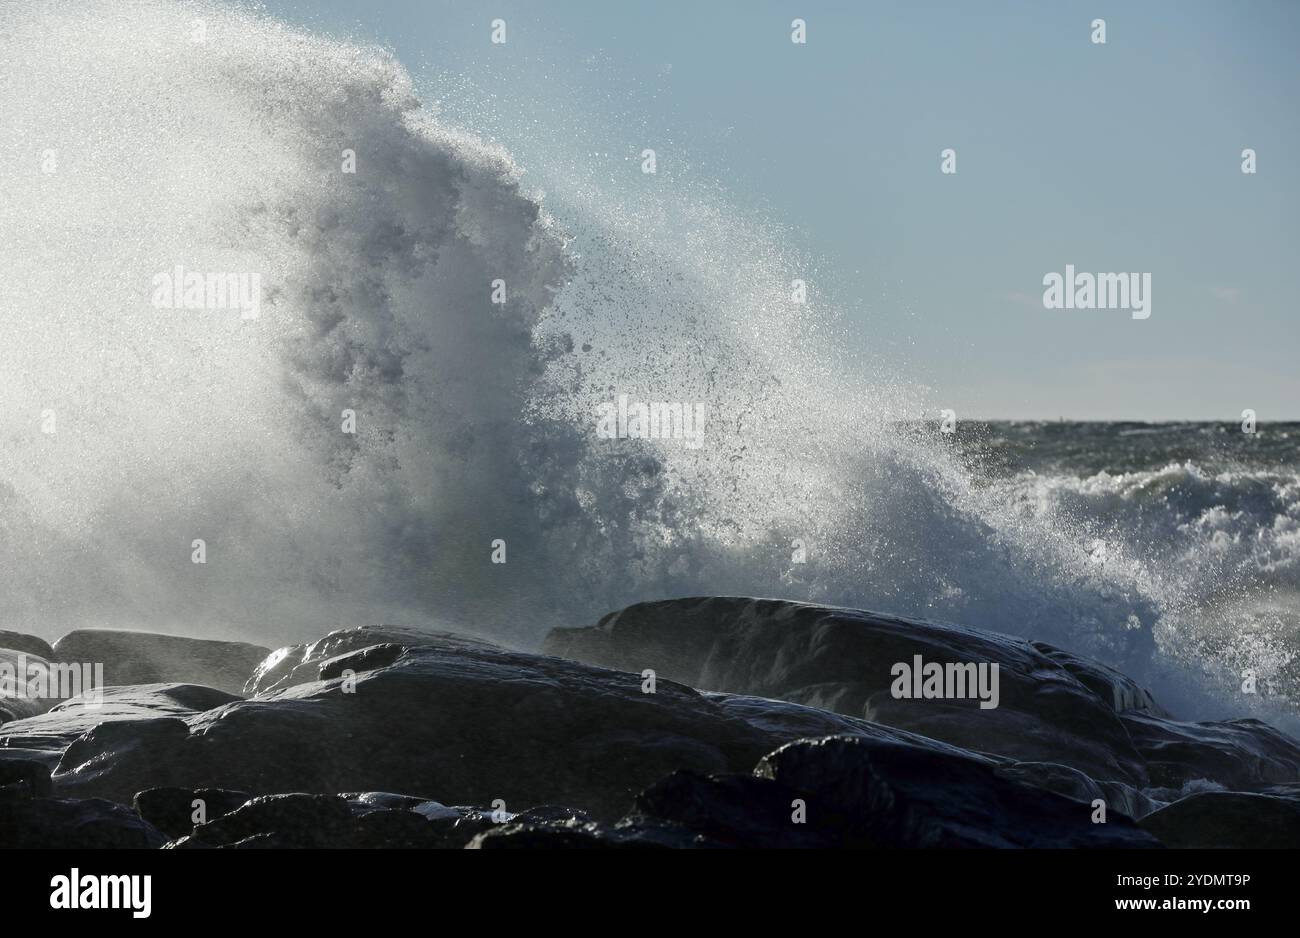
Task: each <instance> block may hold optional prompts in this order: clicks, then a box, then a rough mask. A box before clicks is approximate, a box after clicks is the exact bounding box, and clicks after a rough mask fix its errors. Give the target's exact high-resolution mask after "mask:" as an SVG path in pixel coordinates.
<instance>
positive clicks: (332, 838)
mask: <svg viewBox="0 0 1300 938" xmlns="http://www.w3.org/2000/svg"><path fill="white" fill-rule="evenodd" d="M412 816H413V817H416V818H417V819H418V820H419V821H420V823H422V824H426V823H427V822H425V821H424V820H423V819H422V818H419V817H418V815H412ZM352 820H353V815H352V811H351V810H350V809H349V807H348V802H347V799H345V798H341V797H339V796H338V795H312V794H285V795H268V796H265V797H260V798H252V799H250V800H249V801H246V802H245V803H244V804H242V805H240V806H239V807H238V808H236V809H235V810H234V811H231V812H230V813H229V814H223V815H222V816H220V817H217V818H212V819H210V820H209V821H208V822H207V823H206V824H197V825H195V826H194V829H193V831H192V832H191V834H192V836H193V837H195V838H196V839H198V840H201V841H203V842H204V843H209V844H213V845H215V846H235V845H239V844H241V843H242V842H244V841H247V840H248V838H252V837H267V836H271V837H273V838H274V841H275V845H276V846H282V847H317V848H319V847H333V846H339V845H346V844H347V843H348V841H349V834H350V832H351V829H352ZM259 845H260V846H268V845H269V844H267V843H266V842H262V843H260V844H259Z"/></svg>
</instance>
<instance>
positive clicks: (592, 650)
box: [544, 597, 1154, 788]
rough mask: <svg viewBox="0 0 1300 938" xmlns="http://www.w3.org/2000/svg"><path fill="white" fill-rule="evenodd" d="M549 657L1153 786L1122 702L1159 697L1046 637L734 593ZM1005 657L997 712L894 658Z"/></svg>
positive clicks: (689, 602) (595, 634)
mask: <svg viewBox="0 0 1300 938" xmlns="http://www.w3.org/2000/svg"><path fill="white" fill-rule="evenodd" d="M544 648H545V650H546V652H547V653H549V654H554V655H559V656H563V657H568V658H574V659H577V660H580V661H586V662H588V663H591V664H596V665H601V666H604V667H612V668H620V669H624V670H628V671H634V672H637V673H639V672H641V671H642V670H643V669H646V668H650V669H654V670H655V671H656V672H657V673H658V674H659V676H660V677H666V678H669V679H671V680H676V681H680V682H682V683H684V684H687V685H690V686H692V687H698V688H702V689H706V690H710V691H723V692H729V693H735V694H746V695H754V696H759V697H773V698H780V699H783V700H789V701H793V702H796V703H803V704H807V705H809V706H812V707H817V708H820V709H823V710H832V711H834V712H836V713H840V714H845V715H848V716H852V717H858V718H862V719H866V720H869V721H872V722H875V723H884V724H888V725H889V726H893V727H898V728H901V729H906V730H911V731H912V732H914V733H919V734H921V735H923V736H926V737H929V738H931V739H936V740H942V741H945V742H949V743H952V744H954V745H957V746H960V747H962V748H965V749H969V750H974V751H979V752H988V753H993V754H997V755H1000V756H1004V757H1007V758H1010V759H1014V760H1016V761H1022V762H1054V763H1058V764H1061V765H1067V766H1070V767H1072V768H1075V769H1078V770H1079V771H1081V772H1084V773H1085V774H1087V775H1089V776H1091V777H1092V778H1096V779H1108V780H1116V781H1120V782H1124V783H1126V784H1129V785H1132V786H1134V787H1139V788H1140V787H1142V786H1144V785H1145V784H1146V783H1147V778H1146V771H1145V766H1144V764H1143V760H1142V758H1141V757H1140V755H1139V754H1138V753H1137V751H1136V750H1135V749H1134V748H1133V746H1132V744H1131V743H1130V742H1129V739H1128V733H1127V732H1126V730H1125V727H1124V725H1123V723H1122V722H1121V721H1120V718H1119V715H1118V714H1117V712H1116V707H1117V706H1121V705H1128V704H1132V705H1138V706H1146V707H1154V702H1153V701H1151V700H1150V695H1148V694H1146V692H1145V691H1142V690H1141V689H1140V688H1138V687H1137V686H1136V685H1135V684H1133V683H1132V682H1131V681H1129V680H1128V679H1127V678H1125V677H1124V676H1123V675H1120V674H1118V672H1115V671H1113V670H1111V669H1109V668H1106V667H1104V666H1102V665H1100V664H1095V663H1092V662H1087V661H1085V660H1084V659H1080V658H1077V657H1076V656H1073V655H1069V654H1067V653H1065V652H1060V651H1059V650H1056V649H1053V648H1051V646H1046V645H1042V644H1034V643H1030V642H1027V641H1024V640H1021V639H1016V638H1011V637H1008V636H1003V635H997V634H995V633H990V632H983V631H979V630H976V629H969V628H965V627H962V626H958V625H947V624H938V623H931V622H924V621H919V620H909V619H903V618H898V617H894V616H884V615H878V614H875V613H868V612H860V611H857V610H852V609H837V608H832V607H827V606H816V605H809V604H805V603H795V602H787V601H783V600H758V599H744V598H729V597H712V598H705V599H681V600H668V601H664V602H653V603H639V604H637V605H634V606H629V607H628V608H627V609H624V610H622V611H620V612H617V613H612V614H611V615H609V616H606V617H605V618H603V619H602V620H601V621H600V623H599V624H598V625H596V626H595V627H593V628H585V629H555V630H553V631H552V632H551V633H550V635H549V636H548V637H547V640H546V643H545V646H544ZM917 655H919V656H920V657H921V659H922V661H923V662H925V663H931V662H933V663H939V664H949V663H952V664H965V663H976V664H978V663H980V662H986V663H990V664H991V663H997V664H998V665H999V700H998V705H997V707H996V708H992V709H982V708H981V707H980V706H979V702H978V701H977V700H974V699H961V700H953V699H896V698H895V697H894V696H893V695H892V694H891V686H892V685H893V683H894V681H895V674H894V673H893V672H892V668H893V666H894V665H895V664H897V663H899V662H904V663H909V664H910V663H912V662H913V661H914V658H915V656H917Z"/></svg>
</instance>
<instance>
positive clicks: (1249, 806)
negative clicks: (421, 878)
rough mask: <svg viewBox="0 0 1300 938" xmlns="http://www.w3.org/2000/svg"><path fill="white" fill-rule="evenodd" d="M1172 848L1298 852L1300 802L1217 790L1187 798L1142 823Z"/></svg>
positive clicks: (1294, 799) (1153, 814) (1299, 841)
mask: <svg viewBox="0 0 1300 938" xmlns="http://www.w3.org/2000/svg"><path fill="white" fill-rule="evenodd" d="M1141 826H1142V828H1143V829H1144V830H1146V831H1149V832H1150V833H1151V834H1153V835H1155V836H1156V837H1158V838H1159V839H1160V841H1161V842H1162V843H1164V844H1165V845H1166V846H1168V847H1182V848H1215V847H1223V848H1227V847H1236V848H1243V849H1249V848H1256V849H1270V848H1271V849H1286V850H1294V849H1296V848H1297V847H1300V800H1297V799H1296V798H1294V797H1284V796H1281V795H1266V794H1255V793H1249V792H1232V791H1215V792H1201V793H1199V794H1195V795H1189V796H1188V797H1186V798H1183V799H1181V800H1179V801H1175V802H1174V803H1173V804H1171V805H1167V806H1166V807H1163V808H1161V809H1160V810H1158V811H1155V812H1154V813H1152V814H1150V815H1148V816H1147V817H1145V818H1143V819H1142V822H1141Z"/></svg>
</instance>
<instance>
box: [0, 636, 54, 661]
mask: <svg viewBox="0 0 1300 938" xmlns="http://www.w3.org/2000/svg"><path fill="white" fill-rule="evenodd" d="M0 649H5V650H8V651H18V652H23V653H24V654H28V655H36V656H37V657H38V658H44V659H45V660H46V661H49V660H51V659H53V658H54V649H53V647H51V645H50V643H49V642H47V641H46V640H45V639H43V638H37V637H36V636H35V635H26V634H24V633H22V632H11V631H9V630H8V629H0Z"/></svg>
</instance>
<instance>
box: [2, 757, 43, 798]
mask: <svg viewBox="0 0 1300 938" xmlns="http://www.w3.org/2000/svg"><path fill="white" fill-rule="evenodd" d="M53 793H54V787H53V785H52V784H51V782H50V770H49V767H48V766H47V765H45V764H44V763H42V762H38V761H35V760H32V759H0V799H18V798H48V797H50V795H52V794H53Z"/></svg>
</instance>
